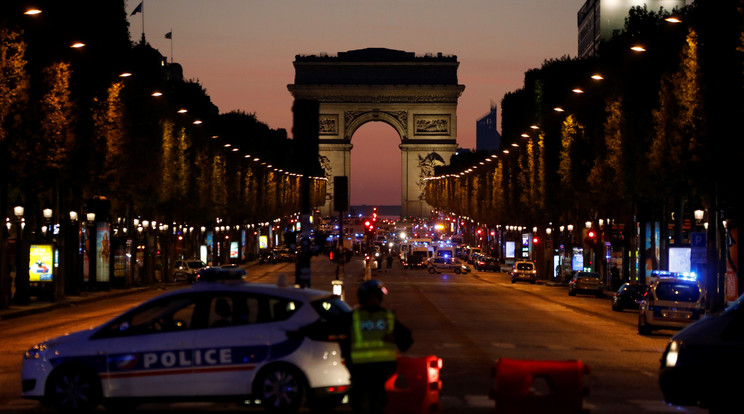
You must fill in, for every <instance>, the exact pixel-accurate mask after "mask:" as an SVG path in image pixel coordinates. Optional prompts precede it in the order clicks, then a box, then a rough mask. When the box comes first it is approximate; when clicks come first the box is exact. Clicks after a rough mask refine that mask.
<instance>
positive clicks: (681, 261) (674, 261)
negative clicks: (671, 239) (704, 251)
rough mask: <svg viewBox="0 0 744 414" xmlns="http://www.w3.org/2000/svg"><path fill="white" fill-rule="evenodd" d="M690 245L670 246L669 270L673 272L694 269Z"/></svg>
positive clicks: (684, 271) (686, 271) (685, 271)
mask: <svg viewBox="0 0 744 414" xmlns="http://www.w3.org/2000/svg"><path fill="white" fill-rule="evenodd" d="M690 252H691V249H690V248H689V247H670V248H669V271H670V272H673V273H688V272H690V271H691V270H692V266H691V265H690Z"/></svg>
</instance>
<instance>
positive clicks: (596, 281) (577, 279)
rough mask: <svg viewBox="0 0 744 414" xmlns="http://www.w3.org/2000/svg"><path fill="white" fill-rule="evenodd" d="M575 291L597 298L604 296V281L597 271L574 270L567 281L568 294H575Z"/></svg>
mask: <svg viewBox="0 0 744 414" xmlns="http://www.w3.org/2000/svg"><path fill="white" fill-rule="evenodd" d="M577 293H585V294H591V295H594V296H596V297H598V298H601V297H602V296H604V283H602V278H601V277H600V276H599V273H596V272H576V273H575V274H574V275H573V277H572V278H571V280H570V281H569V282H568V296H576V294H577Z"/></svg>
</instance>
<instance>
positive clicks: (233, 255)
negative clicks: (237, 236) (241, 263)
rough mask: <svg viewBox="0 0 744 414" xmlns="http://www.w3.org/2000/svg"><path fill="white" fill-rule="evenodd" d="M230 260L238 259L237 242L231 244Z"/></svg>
mask: <svg viewBox="0 0 744 414" xmlns="http://www.w3.org/2000/svg"><path fill="white" fill-rule="evenodd" d="M230 258H231V259H237V258H238V242H236V241H231V242H230Z"/></svg>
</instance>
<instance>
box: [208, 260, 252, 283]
mask: <svg viewBox="0 0 744 414" xmlns="http://www.w3.org/2000/svg"><path fill="white" fill-rule="evenodd" d="M246 274H247V273H246V271H245V269H243V268H241V267H240V266H238V265H234V264H228V265H222V266H209V267H205V268H203V269H201V270H199V273H197V274H196V281H197V282H214V281H225V280H239V281H242V280H243V276H245V275H246Z"/></svg>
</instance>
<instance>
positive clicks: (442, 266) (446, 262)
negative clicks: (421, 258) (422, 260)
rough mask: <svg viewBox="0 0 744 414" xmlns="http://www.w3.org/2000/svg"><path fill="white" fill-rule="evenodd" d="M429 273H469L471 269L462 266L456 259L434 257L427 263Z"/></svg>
mask: <svg viewBox="0 0 744 414" xmlns="http://www.w3.org/2000/svg"><path fill="white" fill-rule="evenodd" d="M426 268H427V269H428V270H429V273H431V274H434V273H443V272H444V273H452V272H454V273H457V274H458V275H459V274H461V273H468V272H469V271H470V268H469V267H467V266H466V265H464V264H460V262H458V261H457V259H455V258H454V257H432V258H431V259H429V260H428V261H427V263H426Z"/></svg>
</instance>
